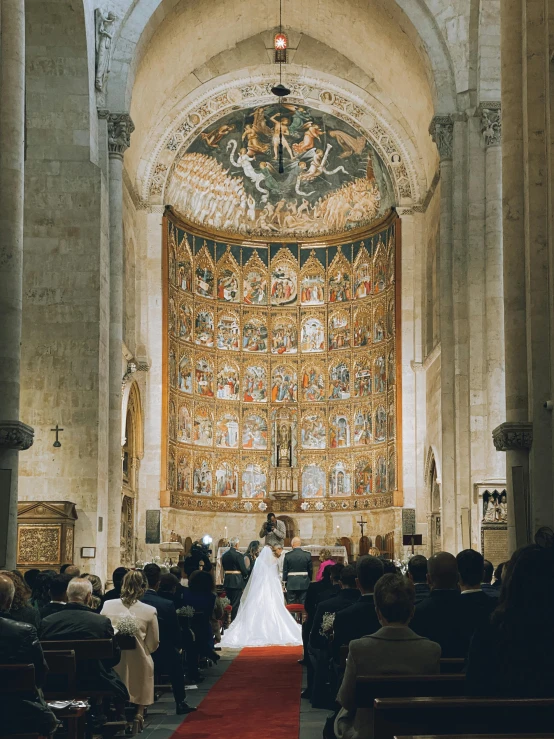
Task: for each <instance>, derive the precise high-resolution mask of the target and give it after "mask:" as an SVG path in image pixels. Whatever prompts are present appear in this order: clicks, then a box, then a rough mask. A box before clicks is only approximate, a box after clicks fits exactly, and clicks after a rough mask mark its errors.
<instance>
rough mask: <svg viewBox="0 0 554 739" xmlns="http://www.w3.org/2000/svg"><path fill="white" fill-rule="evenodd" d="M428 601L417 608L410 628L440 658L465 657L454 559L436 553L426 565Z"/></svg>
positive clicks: (466, 642) (456, 566)
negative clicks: (437, 651)
mask: <svg viewBox="0 0 554 739" xmlns="http://www.w3.org/2000/svg"><path fill="white" fill-rule="evenodd" d="M427 582H428V583H429V587H430V588H431V592H430V593H429V597H428V598H425V600H422V601H421V603H419V604H418V605H417V606H416V609H415V615H414V619H413V621H412V625H411V628H412V630H413V631H415V632H416V634H419V636H426V637H427V638H428V639H431V641H434V642H437V643H438V644H440V646H441V648H442V656H443V657H465V656H466V653H467V648H468V635H467V629H466V624H465V623H464V616H463V614H462V608H461V597H462V595H461V593H460V588H459V585H458V565H457V563H456V558H455V557H454V556H453V555H452V554H449V553H448V552H438V553H437V554H435V555H433V556H432V557H430V558H429V561H428V562H427Z"/></svg>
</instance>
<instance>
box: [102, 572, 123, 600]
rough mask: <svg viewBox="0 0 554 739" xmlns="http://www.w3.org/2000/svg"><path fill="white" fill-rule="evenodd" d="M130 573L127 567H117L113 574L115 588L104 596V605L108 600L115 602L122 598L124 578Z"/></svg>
mask: <svg viewBox="0 0 554 739" xmlns="http://www.w3.org/2000/svg"><path fill="white" fill-rule="evenodd" d="M128 572H129V570H128V569H127V568H126V567H116V568H115V570H114V571H113V574H112V582H113V588H112V589H111V590H108V592H107V593H105V594H104V603H105V602H106V601H107V600H115V599H116V598H121V586H122V585H123V578H124V577H125V575H126V574H127V573H128Z"/></svg>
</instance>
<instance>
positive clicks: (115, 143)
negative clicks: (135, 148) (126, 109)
mask: <svg viewBox="0 0 554 739" xmlns="http://www.w3.org/2000/svg"><path fill="white" fill-rule="evenodd" d="M134 130H135V124H134V123H133V121H132V120H131V116H130V115H129V113H110V114H109V115H108V152H109V154H110V157H121V158H123V154H124V153H125V152H126V150H127V149H128V148H129V146H130V145H131V134H132V133H133V131H134Z"/></svg>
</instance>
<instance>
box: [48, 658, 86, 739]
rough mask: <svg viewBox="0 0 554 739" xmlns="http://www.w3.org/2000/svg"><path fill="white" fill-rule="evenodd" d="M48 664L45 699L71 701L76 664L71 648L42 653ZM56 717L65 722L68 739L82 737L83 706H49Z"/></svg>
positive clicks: (79, 738)
mask: <svg viewBox="0 0 554 739" xmlns="http://www.w3.org/2000/svg"><path fill="white" fill-rule="evenodd" d="M44 657H45V659H46V664H47V665H48V675H47V676H46V681H45V684H44V686H43V689H42V692H43V694H44V697H45V698H46V700H47V701H58V700H64V701H68V700H69V701H73V700H80V699H78V698H77V664H76V660H75V652H74V651H73V650H72V649H64V650H59V651H49V652H45V653H44ZM50 708H51V710H52V711H53V712H54V713H55V714H56V717H57V718H59V719H60V720H62V721H66V722H67V731H68V737H69V739H84V736H85V725H86V714H87V711H88V708H86V707H85V706H76V707H75V706H70V707H68V708H55V707H52V706H50Z"/></svg>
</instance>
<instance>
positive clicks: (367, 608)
mask: <svg viewBox="0 0 554 739" xmlns="http://www.w3.org/2000/svg"><path fill="white" fill-rule="evenodd" d="M383 572H384V567H383V563H382V562H381V560H380V559H379V558H378V557H373V556H371V555H370V554H368V555H366V556H365V557H360V558H359V559H358V561H357V562H356V584H357V586H358V590H359V591H360V598H359V600H358V601H357V602H356V603H354V604H353V605H351V606H349V607H348V608H345V609H344V610H342V611H339V612H338V613H337V615H336V616H335V622H334V624H333V646H332V653H333V659H334V661H335V662H336V663H340V648H341V647H342V646H344V645H345V644H350V642H351V641H352V639H361V638H362V636H368V634H374V633H375V632H376V631H378V630H379V629H380V628H381V624H380V623H379V620H378V618H377V614H376V613H375V603H374V601H373V591H374V589H375V585H376V583H377V581H378V580H379V579H380V578H381V577H382V576H383Z"/></svg>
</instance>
